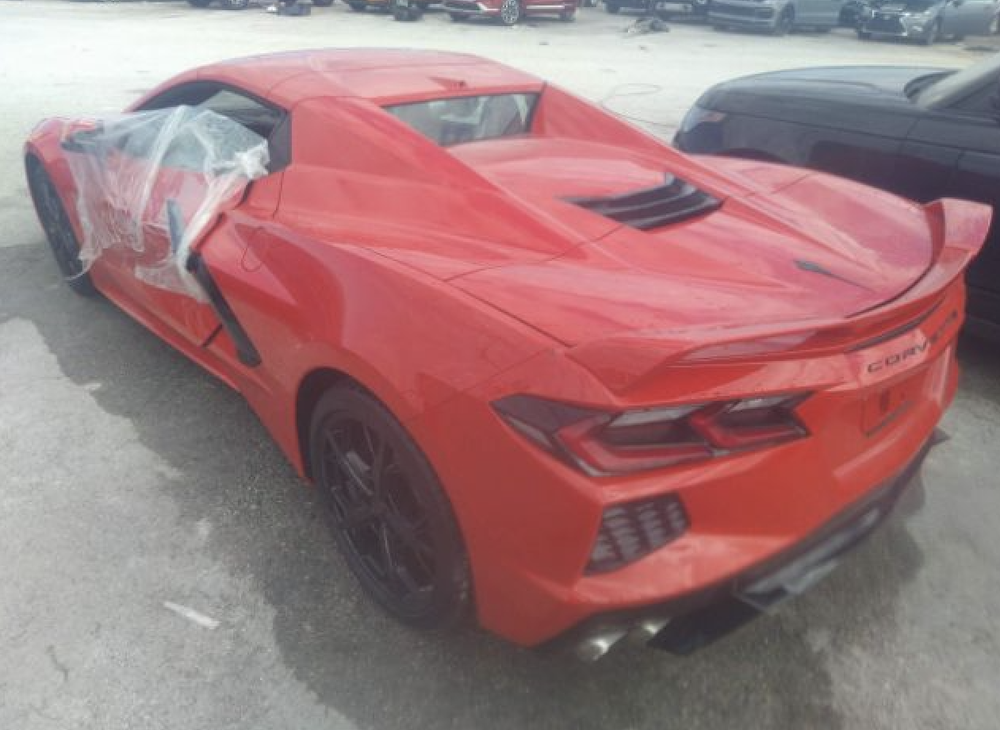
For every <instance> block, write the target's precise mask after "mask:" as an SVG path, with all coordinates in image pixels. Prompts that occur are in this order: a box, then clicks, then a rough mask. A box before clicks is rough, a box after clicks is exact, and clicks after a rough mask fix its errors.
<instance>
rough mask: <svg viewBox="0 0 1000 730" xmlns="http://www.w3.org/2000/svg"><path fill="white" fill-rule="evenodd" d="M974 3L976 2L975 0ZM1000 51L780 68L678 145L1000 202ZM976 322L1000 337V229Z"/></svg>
mask: <svg viewBox="0 0 1000 730" xmlns="http://www.w3.org/2000/svg"><path fill="white" fill-rule="evenodd" d="M966 1H967V2H969V1H970V0H966ZM998 94H1000V54H998V55H996V56H993V57H991V58H989V59H987V60H984V61H982V62H981V63H978V64H976V65H973V66H971V67H969V68H966V69H964V70H962V71H957V72H956V71H952V70H947V69H939V68H893V67H884V68H880V67H863V66H858V67H844V68H814V69H802V70H798V71H779V72H776V73H766V74H759V75H756V76H748V77H746V78H742V79H737V80H735V81H728V82H726V83H723V84H719V85H718V86H715V87H713V88H711V89H709V90H708V91H706V92H705V93H704V94H703V95H702V96H701V98H700V99H699V100H698V101H697V103H696V105H695V106H694V108H693V109H691V111H689V112H688V114H687V116H686V117H685V119H684V122H683V123H682V125H681V129H680V131H679V132H678V133H677V136H676V138H675V140H674V141H675V143H676V145H677V146H678V147H679V148H680V149H682V150H684V151H685V152H701V153H712V154H721V155H735V156H740V157H752V158H756V159H760V160H769V161H774V162H785V163H789V164H792V165H801V166H804V167H811V168H814V169H817V170H825V171H827V172H832V173H835V174H837V175H842V176H844V177H849V178H853V179H855V180H860V181H861V182H865V183H868V184H870V185H876V186H878V187H881V188H884V189H886V190H889V191H892V192H894V193H898V194H900V195H903V196H906V197H908V198H911V199H913V200H917V201H928V200H933V199H935V198H939V197H955V198H967V199H969V200H978V201H980V202H983V203H989V204H990V205H992V206H994V208H995V209H996V208H998V207H1000V111H998V98H1000V97H998ZM968 284H969V318H970V327H971V328H972V329H973V330H975V331H977V332H979V333H980V334H984V335H988V336H991V337H998V338H1000V224H998V221H997V218H996V217H994V219H993V223H992V226H991V228H990V234H989V238H988V239H987V243H986V246H985V247H984V249H983V252H982V254H981V255H980V256H979V258H978V259H977V260H976V261H975V263H974V264H973V265H972V266H971V267H970V268H969V273H968Z"/></svg>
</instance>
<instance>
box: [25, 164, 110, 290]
mask: <svg viewBox="0 0 1000 730" xmlns="http://www.w3.org/2000/svg"><path fill="white" fill-rule="evenodd" d="M25 166H26V169H27V173H28V189H29V190H30V191H31V200H32V202H33V203H34V204H35V212H36V213H37V214H38V220H39V222H40V223H41V224H42V228H43V229H44V230H45V237H46V238H47V239H48V242H49V247H50V248H51V249H52V256H53V258H55V260H56V265H57V266H58V267H59V273H61V274H62V277H63V281H65V282H66V284H67V285H68V286H69V288H70V289H72V290H73V291H74V292H76V293H77V294H79V295H81V296H85V297H92V296H96V295H97V289H95V288H94V282H93V281H91V279H90V274H88V273H85V272H84V271H83V262H82V261H80V242H79V240H77V237H76V233H75V232H74V231H73V225H72V223H70V219H69V215H68V214H67V213H66V208H65V207H64V206H63V202H62V198H60V197H59V192H58V191H57V190H56V186H55V185H54V184H53V183H52V179H51V178H50V177H49V174H48V173H47V172H46V171H45V168H44V167H42V164H41V163H40V162H38V161H37V160H36V159H34V158H32V157H29V158H28V159H27V161H26V163H25Z"/></svg>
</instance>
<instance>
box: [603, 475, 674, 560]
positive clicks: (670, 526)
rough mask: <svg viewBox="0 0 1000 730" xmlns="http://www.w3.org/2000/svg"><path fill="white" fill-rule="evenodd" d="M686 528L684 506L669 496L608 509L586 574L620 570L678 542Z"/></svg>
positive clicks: (605, 511)
mask: <svg viewBox="0 0 1000 730" xmlns="http://www.w3.org/2000/svg"><path fill="white" fill-rule="evenodd" d="M687 528H688V518H687V514H686V513H685V512H684V505H682V504H681V501H680V500H679V499H678V498H677V497H675V496H673V495H672V494H671V495H666V496H663V497H655V498H653V499H647V500H642V501H639V502H629V503H628V504H618V505H615V506H614V507H609V508H608V509H606V510H604V517H603V519H602V520H601V529H600V531H599V532H598V533H597V540H596V541H595V542H594V549H593V550H592V551H591V553H590V563H588V564H587V572H588V573H604V572H606V571H609V570H615V569H616V568H620V567H621V566H623V565H625V564H626V563H631V562H633V561H634V560H638V559H639V558H641V557H642V556H643V555H647V554H648V553H651V552H653V551H654V550H656V549H657V548H661V547H663V546H664V545H666V544H667V543H668V542H670V541H671V540H675V539H677V538H678V537H680V536H681V535H682V534H684V531H685V530H687Z"/></svg>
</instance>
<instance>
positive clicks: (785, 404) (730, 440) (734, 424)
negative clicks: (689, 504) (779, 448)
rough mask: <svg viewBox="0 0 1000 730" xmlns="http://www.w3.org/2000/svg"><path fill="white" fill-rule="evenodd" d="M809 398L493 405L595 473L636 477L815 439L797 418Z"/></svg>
mask: <svg viewBox="0 0 1000 730" xmlns="http://www.w3.org/2000/svg"><path fill="white" fill-rule="evenodd" d="M807 397H808V394H803V393H797V394H780V395H768V396H761V397H752V398H741V399H735V400H726V401H713V402H709V403H698V404H692V405H682V406H666V407H662V408H646V409H638V410H631V411H624V412H621V413H612V412H608V411H603V410H597V409H592V408H583V407H580V406H574V405H569V404H565V403H559V402H556V401H551V400H547V399H544V398H538V397H535V396H530V395H512V396H507V397H506V398H502V399H500V400H498V401H495V402H494V403H493V407H494V409H495V410H496V411H497V413H499V414H500V415H501V416H502V417H503V419H504V420H505V421H506V422H507V423H508V424H509V425H510V426H511V427H512V428H514V429H515V430H516V431H518V432H519V433H520V434H521V435H523V436H524V437H525V438H527V439H528V440H529V441H531V442H532V443H534V444H535V445H537V446H539V447H540V448H542V449H544V450H546V451H548V452H549V453H551V454H553V455H554V456H556V457H558V458H560V459H562V460H563V461H565V462H567V463H569V464H572V465H573V466H575V467H576V468H578V469H580V470H581V471H583V472H585V473H587V474H590V475H592V476H606V475H612V474H630V473H635V472H642V471H651V470H654V469H663V468H666V467H669V466H675V465H677V464H684V463H689V462H694V461H702V460H707V459H713V458H717V457H719V456H725V455H727V454H731V453H734V452H740V451H748V450H756V449H763V448H768V447H771V446H775V445H777V444H782V443H785V442H788V441H792V440H795V439H799V438H803V437H805V436H808V435H809V432H808V430H807V429H806V427H805V426H804V425H803V424H802V422H801V421H800V420H799V418H798V417H797V416H796V415H795V411H794V409H795V407H796V406H798V405H799V404H800V403H801V402H802V401H803V400H805V399H806V398H807Z"/></svg>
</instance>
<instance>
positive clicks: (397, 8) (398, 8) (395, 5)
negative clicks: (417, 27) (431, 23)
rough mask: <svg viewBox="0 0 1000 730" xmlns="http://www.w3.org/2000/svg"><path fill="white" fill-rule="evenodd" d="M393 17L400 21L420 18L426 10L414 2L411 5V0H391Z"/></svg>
mask: <svg viewBox="0 0 1000 730" xmlns="http://www.w3.org/2000/svg"><path fill="white" fill-rule="evenodd" d="M391 7H392V17H393V18H395V19H396V20H400V21H410V20H419V19H420V16H421V15H423V14H424V11H423V10H421V9H420V7H419V6H418V5H417V4H416V3H414V4H413V5H410V0H391Z"/></svg>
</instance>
